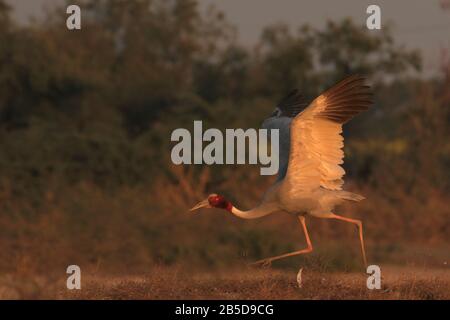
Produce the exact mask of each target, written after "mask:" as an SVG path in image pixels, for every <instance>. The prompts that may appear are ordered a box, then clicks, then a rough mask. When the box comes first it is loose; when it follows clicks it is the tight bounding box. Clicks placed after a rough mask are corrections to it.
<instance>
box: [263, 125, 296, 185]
mask: <svg viewBox="0 0 450 320" xmlns="http://www.w3.org/2000/svg"><path fill="white" fill-rule="evenodd" d="M291 121H292V118H289V117H270V118H267V119H266V120H264V122H263V123H262V126H261V127H262V128H263V129H267V130H268V132H269V135H270V129H278V130H279V137H280V141H279V157H278V159H279V169H278V178H277V181H280V180H283V178H284V177H285V176H286V172H287V168H288V163H289V150H290V146H291V129H290V128H291Z"/></svg>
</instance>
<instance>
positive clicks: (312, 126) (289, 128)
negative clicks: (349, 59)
mask: <svg viewBox="0 0 450 320" xmlns="http://www.w3.org/2000/svg"><path fill="white" fill-rule="evenodd" d="M371 104H372V93H371V90H370V87H369V86H367V85H365V84H364V78H363V77H361V76H358V75H353V76H349V77H348V78H346V79H344V80H342V81H341V82H339V83H338V84H336V85H334V86H333V87H331V88H330V89H328V90H326V91H325V92H323V93H322V94H321V95H320V96H318V97H317V98H315V99H314V100H313V101H312V102H311V103H310V104H309V105H308V106H307V107H306V108H303V107H304V106H305V104H304V102H303V100H302V96H301V94H299V92H298V91H296V90H295V91H293V92H291V93H290V94H289V95H288V96H286V97H285V98H284V99H282V100H281V102H280V103H279V104H278V105H277V107H276V109H275V111H274V113H273V114H272V116H271V117H269V118H268V119H266V120H265V121H264V123H263V127H264V128H277V129H279V130H280V154H279V157H280V168H279V176H278V179H277V181H276V182H275V183H274V184H273V185H272V186H271V187H270V188H269V189H268V190H267V191H266V193H265V194H264V196H263V198H262V200H261V202H260V204H259V205H258V206H256V207H255V208H253V209H250V210H247V211H243V210H240V209H238V208H236V207H235V206H234V205H233V204H232V203H231V202H230V201H229V200H228V199H226V198H225V197H224V196H222V195H219V194H210V195H209V196H208V197H207V198H206V199H205V200H203V201H201V202H200V203H198V204H197V205H195V206H194V207H193V208H192V209H190V210H191V211H193V210H197V209H200V208H219V209H224V210H227V211H229V212H230V213H232V214H234V215H235V216H237V217H239V218H243V219H256V218H260V217H264V216H267V215H269V214H271V213H274V212H279V211H282V212H283V211H284V212H287V213H290V214H292V215H295V216H296V217H297V218H298V220H299V221H300V224H301V226H302V229H303V232H304V235H305V238H306V244H307V247H306V249H302V250H298V251H295V252H290V253H286V254H282V255H279V256H275V257H270V258H267V259H262V260H259V261H256V262H255V264H263V265H270V264H271V262H272V261H274V260H278V259H282V258H286V257H292V256H296V255H300V254H305V253H310V252H312V250H313V246H312V244H311V240H310V238H309V235H308V229H307V227H306V222H305V217H306V216H311V217H316V218H325V219H337V220H341V221H345V222H349V223H352V224H354V225H356V226H357V227H358V231H359V240H360V242H361V252H362V257H363V260H364V264H365V266H366V267H367V259H366V252H365V248H364V238H363V226H362V222H361V221H360V220H357V219H351V218H347V217H343V216H341V215H337V214H335V213H334V212H333V210H334V208H335V207H336V206H337V205H339V204H342V203H343V202H347V201H350V202H352V201H353V202H358V201H361V200H363V199H364V197H363V196H361V195H359V194H356V193H352V192H349V191H344V190H343V189H342V186H343V184H344V181H343V176H344V174H345V171H344V169H343V168H342V167H341V164H342V163H343V158H344V152H343V150H342V148H343V146H344V138H343V137H342V135H341V134H342V125H343V124H344V123H346V122H347V121H349V120H350V119H352V118H353V117H354V116H356V115H357V114H359V113H360V112H362V111H365V110H367V109H368V108H369V107H370V105H371ZM301 109H303V110H301ZM300 111H301V112H300Z"/></svg>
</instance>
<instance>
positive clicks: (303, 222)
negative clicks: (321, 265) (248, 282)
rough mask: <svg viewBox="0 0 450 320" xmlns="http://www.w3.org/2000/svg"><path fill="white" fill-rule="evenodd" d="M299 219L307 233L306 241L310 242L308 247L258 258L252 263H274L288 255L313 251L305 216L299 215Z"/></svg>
mask: <svg viewBox="0 0 450 320" xmlns="http://www.w3.org/2000/svg"><path fill="white" fill-rule="evenodd" d="M298 219H299V220H300V223H301V225H302V227H303V232H304V234H305V238H306V243H307V244H308V247H307V248H306V249H303V250H299V251H294V252H290V253H286V254H282V255H279V256H275V257H271V258H267V259H262V260H258V261H256V262H254V263H252V264H262V265H270V264H271V263H272V261H274V260H279V259H283V258H287V257H292V256H297V255H299V254H304V253H310V252H311V251H313V247H312V244H311V239H309V234H308V229H307V228H306V223H305V217H304V216H299V217H298Z"/></svg>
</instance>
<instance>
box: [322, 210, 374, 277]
mask: <svg viewBox="0 0 450 320" xmlns="http://www.w3.org/2000/svg"><path fill="white" fill-rule="evenodd" d="M330 218H332V219H338V220H342V221H346V222H350V223H353V224H356V225H357V226H358V230H359V240H360V241H361V252H362V256H363V260H364V265H365V266H366V268H367V259H366V250H365V249H364V237H363V227H362V222H361V220H356V219H350V218H346V217H342V216H338V215H337V214H334V213H332V216H331V217H330Z"/></svg>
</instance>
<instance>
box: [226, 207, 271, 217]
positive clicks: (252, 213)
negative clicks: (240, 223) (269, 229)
mask: <svg viewBox="0 0 450 320" xmlns="http://www.w3.org/2000/svg"><path fill="white" fill-rule="evenodd" d="M226 210H228V211H230V212H231V213H232V214H234V215H235V216H236V217H239V218H242V219H257V218H261V217H264V216H267V215H269V214H271V213H273V212H275V211H276V208H275V207H274V206H270V205H259V206H257V207H255V208H253V209H250V210H247V211H242V210H239V209H238V208H236V207H235V206H233V205H232V204H231V203H230V205H229V206H228V207H227V208H226Z"/></svg>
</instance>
